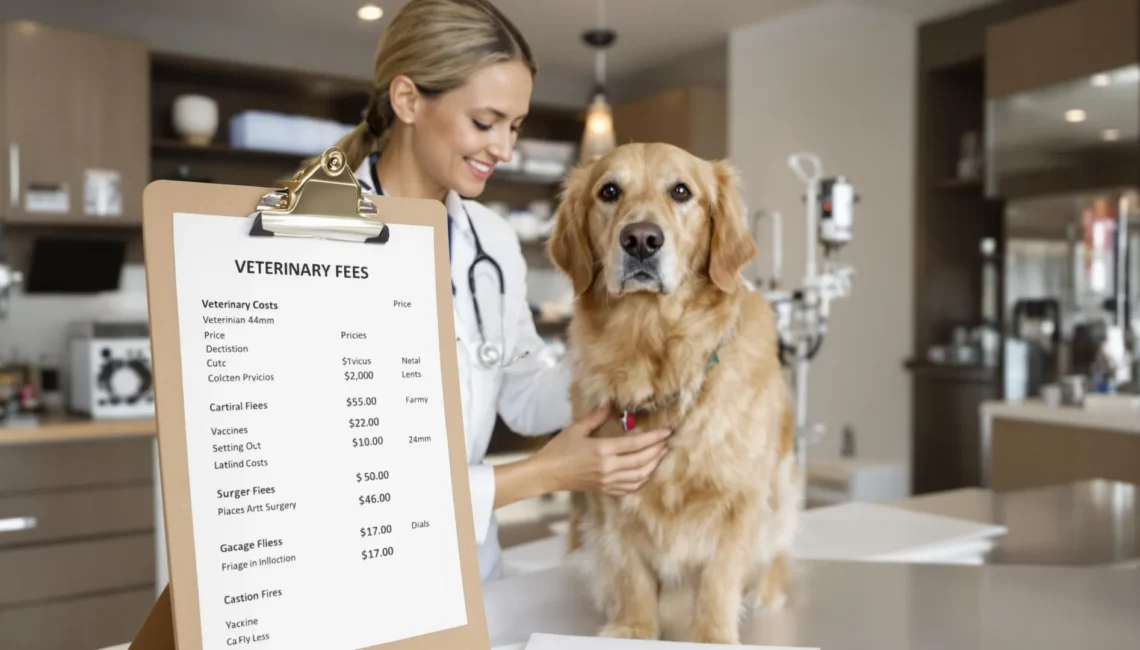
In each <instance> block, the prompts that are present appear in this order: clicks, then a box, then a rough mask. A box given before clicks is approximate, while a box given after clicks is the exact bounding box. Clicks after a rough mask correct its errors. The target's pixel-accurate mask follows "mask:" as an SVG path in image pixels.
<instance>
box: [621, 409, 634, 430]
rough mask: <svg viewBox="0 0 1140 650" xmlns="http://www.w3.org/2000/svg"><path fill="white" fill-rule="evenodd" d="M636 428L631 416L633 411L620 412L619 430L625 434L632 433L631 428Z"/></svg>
mask: <svg viewBox="0 0 1140 650" xmlns="http://www.w3.org/2000/svg"><path fill="white" fill-rule="evenodd" d="M635 426H637V420H636V419H635V418H634V416H633V411H622V414H621V428H622V430H623V431H625V432H626V433H629V432H630V431H633V427H635Z"/></svg>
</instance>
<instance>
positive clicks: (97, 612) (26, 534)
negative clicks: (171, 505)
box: [0, 432, 155, 650]
mask: <svg viewBox="0 0 1140 650" xmlns="http://www.w3.org/2000/svg"><path fill="white" fill-rule="evenodd" d="M0 433H2V432H0ZM152 445H153V440H152V439H151V438H147V437H143V438H133V439H129V438H122V439H110V440H100V441H90V442H58V443H52V442H45V443H35V444H12V445H8V444H3V441H2V440H0V520H7V521H15V520H31V521H33V522H34V523H33V524H32V526H31V527H29V528H26V529H24V530H5V531H3V532H0V650H25V649H27V648H44V649H45V650H57V649H58V650H65V649H71V648H75V649H77V650H78V649H94V648H102V647H107V646H111V645H114V644H118V643H122V642H124V641H126V640H129V639H131V638H132V637H133V636H134V634H135V633H136V632H137V631H138V628H139V626H140V625H141V624H142V622H143V620H144V619H145V618H146V615H147V612H148V611H149V610H150V606H151V605H152V604H153V602H154V598H155V537H154V535H155V531H154V488H153V480H154V477H153V469H152V468H153V459H152V453H151V447H152Z"/></svg>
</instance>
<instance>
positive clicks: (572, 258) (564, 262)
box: [546, 164, 596, 297]
mask: <svg viewBox="0 0 1140 650" xmlns="http://www.w3.org/2000/svg"><path fill="white" fill-rule="evenodd" d="M591 168H592V165H591V164H585V165H579V166H577V167H575V168H574V169H572V170H571V171H570V173H569V174H568V175H567V176H566V180H565V181H564V182H563V184H562V195H561V197H560V200H559V204H558V212H557V214H556V215H555V217H554V219H555V221H554V228H553V230H552V231H551V233H550V240H549V241H547V243H546V252H547V254H548V255H549V256H550V260H551V261H552V262H554V265H555V266H556V267H558V269H559V270H561V271H562V272H563V273H565V274H566V275H567V276H569V277H570V281H571V282H572V283H573V285H574V296H575V297H577V296H580V295H582V294H583V293H585V292H586V290H587V289H589V288H590V285H591V284H593V282H594V276H595V267H596V262H595V260H594V253H593V249H592V248H591V246H590V238H589V234H588V231H587V220H588V218H589V214H588V212H587V210H588V208H587V206H588V205H589V196H588V194H587V193H588V192H589V189H590V187H589V183H590V178H591V173H590V172H591Z"/></svg>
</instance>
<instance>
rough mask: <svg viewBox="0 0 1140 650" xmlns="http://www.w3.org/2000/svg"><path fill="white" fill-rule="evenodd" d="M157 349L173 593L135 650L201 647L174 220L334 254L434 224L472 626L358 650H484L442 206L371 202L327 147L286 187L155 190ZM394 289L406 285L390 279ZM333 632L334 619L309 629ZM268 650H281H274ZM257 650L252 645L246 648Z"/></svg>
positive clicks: (148, 194)
mask: <svg viewBox="0 0 1140 650" xmlns="http://www.w3.org/2000/svg"><path fill="white" fill-rule="evenodd" d="M143 212H144V218H143V237H144V246H145V253H146V275H147V294H148V301H149V315H150V331H151V346H152V355H153V357H152V358H153V363H154V380H155V394H156V417H157V421H158V445H159V456H160V463H161V474H162V493H163V494H162V496H163V507H164V512H165V532H166V543H167V549H168V561H169V569H170V585H169V586H168V587H167V589H166V590H165V591H164V592H163V593H162V594H161V595H160V597H159V599H158V600H157V602H156V603H155V605H154V607H153V608H152V610H151V612H150V614H149V615H148V617H147V619H146V621H145V622H144V624H143V626H142V627H141V629H140V630H139V632H138V634H137V636H136V638H135V639H134V641H133V642H132V643H131V645H130V648H131V650H160V649H167V648H177V649H178V650H199V649H201V648H203V635H202V629H201V628H202V615H201V608H200V602H199V581H198V572H197V563H196V558H195V544H194V539H195V538H194V522H193V517H192V510H191V500H190V495H191V489H190V467H189V460H188V454H187V433H186V412H185V407H186V405H185V403H184V397H183V379H182V378H183V368H182V358H181V354H180V353H181V348H180V335H179V317H178V302H177V296H176V288H177V284H176V277H175V275H176V271H175V269H176V264H175V259H174V256H175V242H174V237H175V226H174V215H175V213H190V214H201V215H216V216H227V217H234V218H242V219H246V220H249V219H250V217H251V216H253V215H256V216H255V217H254V219H253V220H252V227H251V228H250V229H249V236H269V237H291V236H296V237H314V236H315V237H318V238H321V239H328V240H345V241H339V242H336V243H335V245H344V246H374V245H379V246H391V245H398V242H396V241H393V242H389V241H388V239H389V231H390V229H389V228H388V226H387V224H408V225H421V226H430V227H431V228H432V229H433V231H434V248H435V271H436V273H435V278H436V282H435V284H436V288H435V289H436V291H435V293H436V297H437V300H438V305H437V314H438V316H439V318H438V322H439V327H438V330H439V353H440V356H439V360H440V363H441V374H442V378H443V387H442V388H443V390H442V394H443V401H444V421H445V423H446V429H447V443H448V447H447V448H448V454H447V456H448V458H449V462H450V473H451V484H452V492H453V494H452V499H453V505H454V513H455V526H456V533H457V540H458V547H459V548H458V552H459V558H460V566H461V572H462V589H463V600H464V602H465V607H466V625H463V626H459V627H452V628H450V629H444V630H441V631H437V632H434V633H428V634H423V635H420V636H413V637H411V638H406V639H403V640H397V641H393V642H390V643H386V644H383V645H374V646H368V647H367V648H356V649H352V650H380V649H383V650H452V649H454V648H464V649H465V650H466V649H472V650H487V649H489V648H490V639H489V635H488V631H487V625H486V614H485V610H484V604H483V595H482V583H481V579H480V571H479V565H478V555H477V549H476V544H475V537H474V524H473V515H472V508H471V496H470V484H469V482H468V475H467V459H466V443H465V439H464V432H463V421H462V410H461V397H460V392H459V380H458V362H457V359H456V355H457V351H456V346H455V343H454V342H455V327H454V320H453V318H452V317H451V314H452V313H453V312H452V304H451V301H452V296H451V291H450V275H451V274H450V269H449V267H450V262H449V255H448V241H447V212H446V208H445V207H444V206H443V204H442V203H439V202H434V201H425V200H419V199H402V198H394V197H376V196H371V195H368V196H365V195H364V194H363V193H362V190H361V187H360V185H359V183H358V182H357V181H356V178H355V177H354V175H353V170H352V169H349V168H348V167H347V165H346V164H345V155H344V152H343V151H341V150H339V149H336V148H332V149H329V150H327V151H326V152H324V154H323V155H322V156H320V157H318V158H317V159H315V160H314V161H313V162H312V163H311V164H310V165H309V166H308V167H306V168H305V169H303V170H301V171H300V172H298V174H297V175H296V176H294V177H293V179H292V180H291V181H289V182H287V183H285V184H284V186H283V187H281V188H276V189H274V188H258V187H244V186H234V185H218V184H205V183H188V182H178V181H155V182H152V183H151V184H150V185H148V186H147V188H146V190H145V192H144V194H143ZM394 281H397V282H398V281H399V279H394ZM313 624H314V625H322V626H335V625H336V624H337V623H336V621H317V620H314V621H313ZM270 645H272V647H280V646H279V645H277V643H271V644H270ZM249 647H251V648H257V644H256V643H255V644H253V645H250V646H249Z"/></svg>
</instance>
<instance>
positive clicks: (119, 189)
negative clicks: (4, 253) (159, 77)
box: [0, 21, 150, 226]
mask: <svg viewBox="0 0 1140 650" xmlns="http://www.w3.org/2000/svg"><path fill="white" fill-rule="evenodd" d="M0 59H2V60H3V63H2V64H0V77H2V78H0V82H2V83H0V121H2V122H3V124H2V125H0V139H2V141H3V142H2V144H3V150H2V152H0V154H2V155H0V158H2V161H3V162H2V163H0V171H2V172H3V176H2V177H0V186H2V188H3V189H2V191H0V214H2V215H3V216H4V218H5V220H6V221H7V222H9V223H12V224H45V225H47V224H87V225H133V226H137V225H138V223H139V222H140V220H141V217H142V205H141V201H142V190H143V187H144V186H145V185H146V183H147V181H148V180H149V172H150V170H149V166H150V163H149V155H150V154H149V147H150V142H149V137H150V127H149V116H150V111H149V93H150V90H149V64H148V61H149V54H148V49H147V44H146V43H145V42H144V41H141V40H137V39H132V38H123V37H118V36H110V35H105V34H93V33H88V32H82V31H76V30H71V29H62V28H57V27H52V26H47V25H42V24H38V23H30V22H23V21H14V22H4V23H0ZM106 188H114V189H113V190H112V193H115V194H117V195H118V197H119V200H118V203H119V206H118V207H115V206H114V204H115V203H116V202H115V201H111V202H109V203H102V202H100V203H101V204H102V205H103V206H104V207H99V208H96V207H94V206H92V205H90V204H89V201H88V199H91V198H94V197H95V196H96V195H100V196H106V194H105V189H106Z"/></svg>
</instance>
